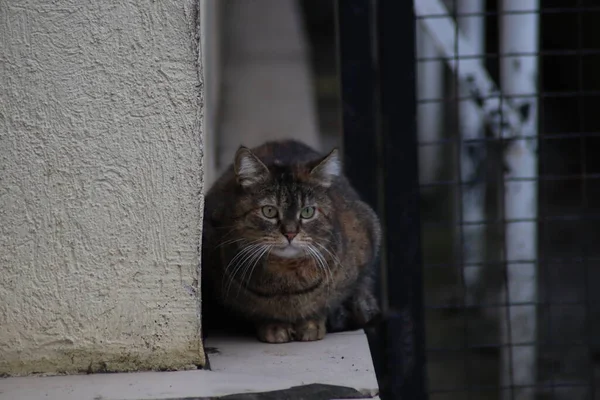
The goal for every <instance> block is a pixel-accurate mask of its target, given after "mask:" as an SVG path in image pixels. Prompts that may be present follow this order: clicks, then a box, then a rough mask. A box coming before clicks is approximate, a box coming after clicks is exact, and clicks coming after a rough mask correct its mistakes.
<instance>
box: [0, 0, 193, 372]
mask: <svg viewBox="0 0 600 400" xmlns="http://www.w3.org/2000/svg"><path fill="white" fill-rule="evenodd" d="M197 7H198V5H197V4H196V2H195V1H194V0H182V1H144V2H132V1H125V0H122V1H114V0H113V1H96V0H63V1H60V2H47V1H41V0H26V1H19V2H15V1H12V0H0V10H2V11H1V12H0V38H2V40H0V65H1V66H2V67H1V68H0V88H2V89H1V90H0V374H11V375H17V374H27V373H32V372H47V373H57V372H80V371H88V370H89V371H102V370H110V371H114V370H141V369H163V368H165V369H172V368H174V369H180V368H188V367H193V366H194V365H196V364H203V362H204V359H203V352H202V349H201V341H200V337H199V332H200V323H199V302H198V296H199V293H198V292H197V288H198V267H199V259H200V257H199V245H200V238H201V223H202V204H203V203H202V200H203V198H202V189H203V173H202V156H203V154H202V153H203V151H202V134H201V123H200V122H201V118H202V113H203V104H202V102H203V100H202V98H201V96H200V94H201V93H202V70H201V62H199V60H201V58H199V57H198V48H197V47H198V40H197V38H198V35H196V33H197V32H196V29H197V28H198V25H197V19H198V14H197V13H196V9H197Z"/></svg>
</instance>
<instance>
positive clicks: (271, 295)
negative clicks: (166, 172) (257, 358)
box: [202, 140, 380, 343]
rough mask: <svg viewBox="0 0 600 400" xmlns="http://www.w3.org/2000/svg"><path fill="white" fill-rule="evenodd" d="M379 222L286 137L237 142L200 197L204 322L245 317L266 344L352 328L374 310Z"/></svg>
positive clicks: (332, 162)
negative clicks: (229, 163) (254, 144)
mask: <svg viewBox="0 0 600 400" xmlns="http://www.w3.org/2000/svg"><path fill="white" fill-rule="evenodd" d="M379 243H380V225H379V220H378V219H377V216H376V215H375V213H374V212H373V210H372V209H371V208H370V207H369V206H368V205H366V204H365V203H363V202H362V201H361V200H360V199H359V196H358V195H357V193H356V192H355V191H354V189H353V188H352V187H351V186H350V183H349V182H348V180H347V179H346V177H345V176H344V175H343V173H342V166H341V161H340V156H339V154H338V151H337V150H336V149H334V150H333V151H331V152H330V153H329V154H328V155H327V156H325V157H323V156H322V155H320V154H319V153H317V152H316V151H314V150H313V149H311V148H310V147H308V146H306V145H304V144H302V143H300V142H297V141H293V140H288V141H280V142H267V143H265V144H264V145H262V146H260V147H257V148H254V149H252V150H250V149H248V148H246V147H243V146H242V147H240V148H239V150H238V151H237V153H236V155H235V160H234V163H233V165H232V166H230V167H229V169H228V170H227V171H226V172H225V173H224V174H223V176H222V177H221V178H220V179H219V180H218V181H217V182H216V183H215V184H214V186H213V187H212V188H211V190H210V191H209V192H208V194H207V196H206V202H205V214H204V239H203V258H202V275H203V285H202V286H203V287H202V292H203V314H204V315H205V316H206V319H205V321H204V322H203V326H204V327H208V328H209V329H210V328H211V326H212V325H213V324H217V325H219V324H221V325H229V326H233V327H235V328H236V329H237V328H238V327H240V326H241V323H242V322H243V321H247V322H248V323H249V324H251V325H252V328H253V329H254V330H255V332H256V334H257V336H258V339H259V340H261V341H264V342H270V343H282V342H289V341H293V340H298V341H310V340H320V339H322V338H323V337H324V336H325V332H326V330H327V331H330V332H334V331H341V330H350V329H358V328H361V327H364V326H365V325H366V324H367V323H368V322H369V321H371V320H372V319H373V318H374V317H375V316H376V315H378V313H379V310H378V306H377V302H376V300H375V297H374V295H373V287H372V286H373V275H374V271H375V263H376V257H377V253H378V249H379Z"/></svg>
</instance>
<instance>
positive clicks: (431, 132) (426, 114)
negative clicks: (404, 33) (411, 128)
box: [417, 24, 444, 184]
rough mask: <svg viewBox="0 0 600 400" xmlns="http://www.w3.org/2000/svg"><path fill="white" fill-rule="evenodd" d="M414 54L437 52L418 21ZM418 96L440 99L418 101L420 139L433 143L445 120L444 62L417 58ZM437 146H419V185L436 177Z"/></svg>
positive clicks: (438, 163)
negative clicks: (435, 100)
mask: <svg viewBox="0 0 600 400" xmlns="http://www.w3.org/2000/svg"><path fill="white" fill-rule="evenodd" d="M417 57H418V58H424V57H427V58H437V57H440V53H439V51H438V50H437V48H436V46H435V43H434V42H433V39H432V38H431V36H430V35H429V33H428V32H426V31H425V29H424V28H423V26H422V24H417ZM417 71H418V72H417V99H418V100H431V99H440V101H439V102H424V103H420V104H418V108H417V126H418V135H419V142H429V143H432V142H436V141H439V140H440V139H441V136H442V123H443V120H444V104H443V102H442V100H441V99H442V97H443V95H444V62H443V61H441V60H431V61H419V62H418V65H417ZM440 149H441V146H440V145H435V144H433V145H423V146H419V181H420V183H421V184H424V183H431V182H433V181H435V180H436V177H437V175H438V172H439V168H440V161H441V155H440V153H441V152H440Z"/></svg>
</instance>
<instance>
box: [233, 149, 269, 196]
mask: <svg viewBox="0 0 600 400" xmlns="http://www.w3.org/2000/svg"><path fill="white" fill-rule="evenodd" d="M233 169H234V171H235V175H236V177H237V181H238V183H239V184H240V185H242V186H243V187H249V186H252V185H255V184H257V183H260V182H262V181H264V180H265V179H267V178H268V176H269V169H268V168H267V167H266V166H265V164H263V163H262V161H260V160H259V159H258V157H256V156H255V155H254V154H253V153H252V151H250V149H249V148H247V147H244V146H240V148H239V149H238V151H237V152H236V153H235V162H234V163H233Z"/></svg>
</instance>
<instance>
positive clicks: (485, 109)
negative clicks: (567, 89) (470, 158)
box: [415, 0, 521, 139]
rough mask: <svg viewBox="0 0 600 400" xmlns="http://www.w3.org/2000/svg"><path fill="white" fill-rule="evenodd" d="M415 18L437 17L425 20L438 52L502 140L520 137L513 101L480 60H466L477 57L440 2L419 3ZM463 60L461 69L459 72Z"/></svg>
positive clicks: (427, 1)
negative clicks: (507, 97)
mask: <svg viewBox="0 0 600 400" xmlns="http://www.w3.org/2000/svg"><path fill="white" fill-rule="evenodd" d="M415 14H416V15H417V16H419V17H422V16H426V15H429V16H432V15H433V16H436V17H435V18H425V19H422V20H421V21H422V24H423V27H424V28H425V29H426V30H427V32H429V34H430V35H431V37H432V38H433V39H434V41H435V43H436V45H437V48H438V51H439V52H440V53H441V54H442V55H443V56H444V57H447V60H446V63H447V64H448V66H449V67H450V69H452V71H454V72H455V73H456V74H457V76H458V79H459V81H460V84H461V86H463V85H464V87H465V88H466V90H468V92H469V94H470V96H471V97H472V98H473V99H474V100H475V102H476V103H477V106H478V110H479V112H480V113H481V114H482V117H483V118H484V119H485V121H486V122H487V123H488V125H489V126H490V129H491V130H492V132H493V133H494V135H495V136H496V137H498V138H505V139H508V138H511V137H514V136H518V135H519V134H520V131H521V117H520V114H519V113H518V112H517V111H516V109H515V108H514V107H513V106H512V104H511V102H510V101H507V100H506V99H504V98H502V94H501V93H500V91H499V90H498V87H497V86H496V84H495V83H494V81H493V80H492V78H491V77H490V76H489V74H488V73H487V71H486V70H485V68H484V67H483V66H482V65H481V62H480V60H479V59H477V58H467V59H464V57H465V56H469V55H473V54H475V51H474V50H473V46H472V45H471V43H470V42H469V40H468V39H467V38H465V36H464V35H463V34H462V33H461V32H458V34H457V30H456V24H455V23H454V21H453V20H452V18H451V17H450V16H449V13H448V10H447V9H446V7H445V6H444V5H443V4H442V2H441V1H440V0H415ZM458 59H460V69H458V68H457V67H458V61H457V60H458Z"/></svg>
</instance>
